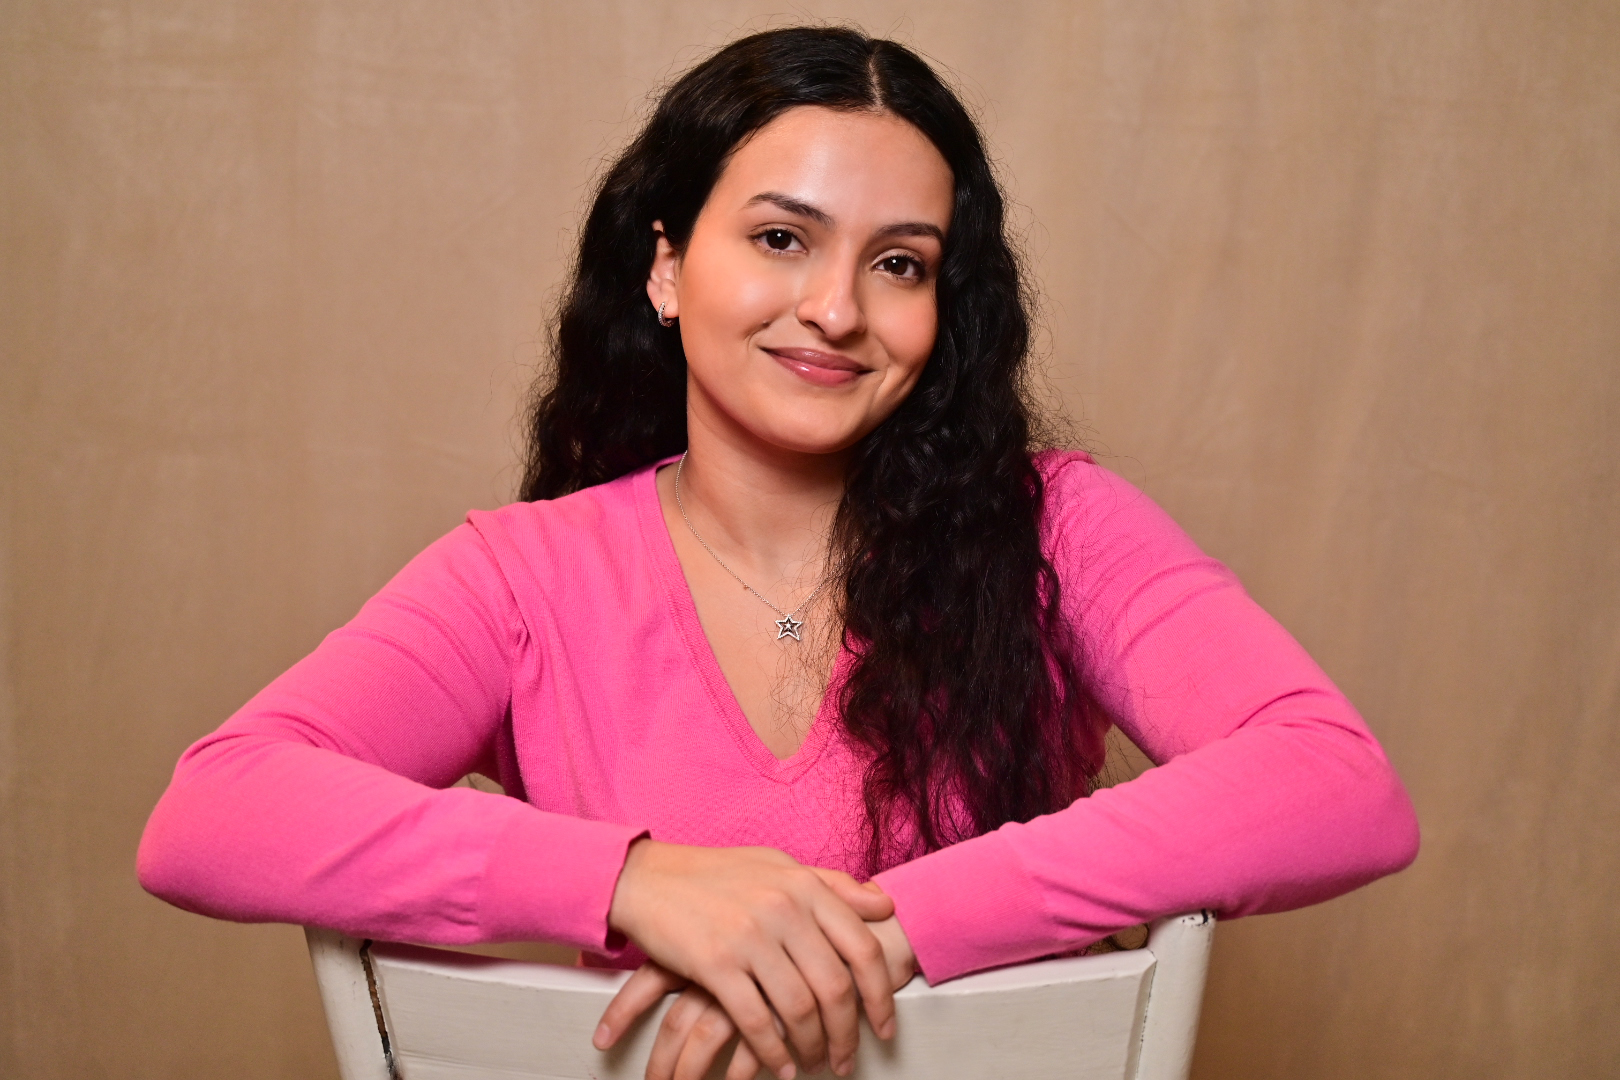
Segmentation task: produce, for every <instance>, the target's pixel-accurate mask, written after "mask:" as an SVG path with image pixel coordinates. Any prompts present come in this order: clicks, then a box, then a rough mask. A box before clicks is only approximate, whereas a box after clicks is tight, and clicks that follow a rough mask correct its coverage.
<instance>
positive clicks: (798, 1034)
mask: <svg viewBox="0 0 1620 1080" xmlns="http://www.w3.org/2000/svg"><path fill="white" fill-rule="evenodd" d="M807 924H808V920H807ZM805 930H806V932H807V933H806V934H804V935H796V936H800V937H801V938H802V937H804V936H814V937H821V934H820V931H818V930H817V929H816V927H815V926H814V925H813V924H808V925H807V926H806V927H805ZM823 940H825V939H823ZM806 951H808V950H806ZM753 971H754V979H755V980H756V981H757V982H758V983H759V986H760V989H761V990H763V991H764V992H765V999H766V1000H767V1001H768V1002H769V1003H770V1006H771V1008H772V1009H773V1010H775V1012H776V1015H777V1016H779V1017H781V1018H782V1024H783V1026H784V1027H785V1028H787V1037H788V1041H789V1042H790V1043H792V1044H793V1048H794V1049H795V1050H797V1051H798V1052H799V1060H800V1061H802V1062H803V1063H804V1068H805V1071H806V1072H819V1071H820V1070H821V1068H822V1065H823V1064H824V1063H825V1062H826V1060H827V1035H826V1030H825V1028H824V1027H823V1025H822V1018H821V1006H820V1003H819V1002H818V1001H817V1000H816V995H815V992H814V991H812V990H811V989H810V984H809V983H808V982H806V981H805V975H804V972H803V971H801V970H800V969H799V965H798V964H797V963H796V962H795V961H794V959H793V957H792V956H791V955H790V954H789V953H788V952H787V951H786V949H785V948H782V947H778V948H777V949H775V950H772V951H767V952H764V953H762V954H761V955H760V956H759V957H758V958H757V959H756V960H755V961H754V965H753Z"/></svg>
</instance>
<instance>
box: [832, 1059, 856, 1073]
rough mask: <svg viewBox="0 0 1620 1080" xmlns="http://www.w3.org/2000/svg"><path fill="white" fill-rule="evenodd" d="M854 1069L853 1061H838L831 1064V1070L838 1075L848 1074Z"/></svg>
mask: <svg viewBox="0 0 1620 1080" xmlns="http://www.w3.org/2000/svg"><path fill="white" fill-rule="evenodd" d="M854 1071H855V1063H854V1062H853V1061H840V1062H839V1063H838V1064H836V1065H834V1066H833V1072H835V1073H837V1074H838V1075H839V1076H848V1075H849V1074H850V1073H852V1072H854Z"/></svg>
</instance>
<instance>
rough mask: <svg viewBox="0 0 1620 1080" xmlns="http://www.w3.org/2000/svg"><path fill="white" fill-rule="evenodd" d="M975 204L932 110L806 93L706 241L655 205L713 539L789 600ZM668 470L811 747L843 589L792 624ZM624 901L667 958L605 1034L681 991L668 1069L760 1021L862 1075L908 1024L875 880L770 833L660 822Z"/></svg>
mask: <svg viewBox="0 0 1620 1080" xmlns="http://www.w3.org/2000/svg"><path fill="white" fill-rule="evenodd" d="M952 204H953V180H952V175H951V171H950V168H949V166H948V165H947V164H946V163H945V160H944V158H943V157H942V156H941V155H940V153H939V151H938V150H937V149H935V147H934V146H933V144H932V143H930V142H929V141H928V139H927V138H926V137H925V136H923V135H922V133H921V132H919V131H918V130H917V129H916V128H914V127H912V126H911V125H909V124H907V123H906V122H904V121H902V120H900V119H898V118H897V117H895V116H893V115H892V114H889V113H884V112H844V111H834V110H830V109H824V108H819V107H811V106H805V107H800V108H795V109H791V110H789V111H788V112H786V113H784V114H782V115H781V116H779V117H777V118H776V119H775V120H773V121H772V122H771V123H770V124H768V125H766V126H765V127H764V128H762V129H760V130H759V131H758V132H756V133H755V134H754V135H753V136H752V137H751V138H749V139H748V140H746V141H745V142H744V143H743V144H742V145H741V146H739V147H738V148H737V150H736V151H735V152H734V153H733V155H732V157H731V159H730V161H729V162H728V163H727V165H726V167H725V169H724V170H723V172H722V173H721V175H720V178H719V179H718V180H717V182H716V184H715V187H714V189H713V190H712V191H711V192H710V193H709V197H708V200H707V202H706V203H705V204H704V207H703V209H702V211H701V212H700V213H699V215H698V218H697V221H696V223H695V225H694V227H693V230H692V235H691V237H690V238H689V240H688V242H687V244H686V246H685V248H684V250H676V249H675V248H674V247H673V246H672V245H671V244H670V242H669V240H668V239H667V237H665V236H664V234H663V229H662V225H661V224H658V225H655V226H654V231H655V232H656V233H657V234H658V244H657V253H656V255H655V256H654V259H653V264H652V267H651V268H650V273H649V275H648V280H647V295H648V299H649V300H650V301H651V303H652V306H653V307H654V308H657V307H659V306H660V305H662V306H663V309H664V314H665V316H666V317H669V318H675V319H678V320H679V324H678V329H677V328H672V329H671V330H670V331H669V332H670V333H679V334H680V335H681V342H682V345H683V347H684V348H685V351H686V356H687V365H688V376H687V422H688V431H689V436H688V455H687V460H686V462H685V465H684V467H683V469H682V471H681V478H680V496H681V501H682V503H683V504H684V506H685V508H686V512H687V514H688V516H689V517H690V518H691V521H692V525H693V526H694V527H695V528H696V529H697V530H698V531H699V532H700V533H701V534H702V536H703V538H704V540H706V541H707V542H708V544H709V545H710V547H712V548H713V550H714V555H717V556H719V558H720V559H723V560H724V561H725V562H726V564H727V565H729V566H730V567H731V568H732V569H733V570H734V571H735V572H736V573H737V574H738V575H739V576H741V577H742V578H743V580H745V581H747V582H749V583H750V584H751V585H753V586H754V587H755V588H756V589H759V590H760V591H761V592H762V593H764V594H765V595H766V596H767V597H769V598H770V599H771V600H772V601H773V602H774V603H776V604H777V605H778V606H780V607H781V608H783V609H784V610H788V611H791V610H793V609H794V607H795V606H796V605H798V604H800V603H802V602H803V601H804V600H805V599H806V598H807V597H808V596H810V594H811V593H812V591H813V590H814V589H815V586H816V584H817V582H819V581H820V580H821V578H822V575H823V574H824V572H825V568H826V557H827V555H826V536H827V529H828V525H829V524H830V522H831V520H832V517H833V514H834V512H835V510H836V508H837V505H838V500H839V498H840V496H841V494H842V486H843V476H844V474H845V469H846V466H847V464H848V461H849V454H850V451H851V448H852V447H853V446H854V445H855V444H856V443H858V442H859V441H860V439H861V438H862V437H863V436H865V435H866V434H867V433H868V432H870V431H871V430H872V429H873V428H875V427H876V426H877V425H878V424H880V423H882V422H883V421H884V420H885V419H887V418H888V417H889V416H890V415H892V414H893V412H894V410H895V409H897V408H898V407H899V406H900V403H901V402H902V401H904V400H905V398H906V396H907V395H908V394H909V393H910V392H911V390H912V388H913V387H914V386H915V385H916V382H917V379H918V377H919V376H920V375H921V373H922V370H923V367H924V365H925V364H926V363H927V359H928V355H929V353H930V352H931V351H932V349H933V345H934V339H935V335H936V333H937V326H938V312H937V307H936V304H935V296H934V279H935V277H936V275H937V273H938V270H939V265H940V260H941V258H942V254H943V245H944V240H945V236H946V233H947V230H948V229H949V226H950V217H951V208H952ZM657 485H658V493H659V499H660V502H661V504H662V506H663V510H664V520H665V524H666V526H667V527H668V529H669V534H670V538H671V540H672V541H673V543H674V547H675V552H676V555H677V556H678V558H679V559H680V562H681V567H682V569H683V571H684V572H685V575H686V580H687V584H688V586H689V587H690V589H691V592H692V597H693V600H694V602H695V604H696V607H697V611H698V616H699V619H700V620H701V622H702V625H703V630H704V633H705V634H706V635H707V637H708V639H709V642H710V644H711V646H712V647H713V649H714V654H715V658H716V660H717V661H718V662H719V664H720V669H721V671H722V672H723V673H724V674H725V677H726V680H727V682H728V683H729V684H730V686H731V689H732V691H733V692H734V693H735V694H736V697H737V701H738V704H739V705H740V706H741V707H742V711H743V713H744V715H745V716H747V718H748V721H749V723H750V724H751V725H752V727H753V729H754V731H755V733H756V734H757V735H758V736H759V738H760V740H761V742H762V743H763V744H764V745H765V746H766V747H767V748H768V749H770V751H771V752H772V753H773V754H775V755H776V756H777V757H778V758H787V757H791V756H792V755H793V754H794V753H796V752H797V751H798V749H799V747H800V745H801V744H802V743H803V741H804V737H805V735H806V733H807V732H808V730H809V727H810V725H811V723H812V722H813V720H814V716H815V712H816V709H817V707H818V705H819V701H820V698H821V696H822V695H823V693H824V692H825V688H826V683H827V674H828V670H829V669H830V665H831V663H832V659H833V657H834V655H835V654H836V645H837V642H838V640H839V637H838V629H839V628H838V627H836V626H831V625H829V623H831V622H832V621H833V620H832V618H831V617H830V612H831V609H832V605H831V604H830V603H824V602H823V601H822V600H821V599H819V598H818V599H817V600H816V602H815V603H813V604H812V605H810V606H809V607H807V608H806V609H805V610H804V611H801V612H800V613H799V616H798V617H800V618H802V619H804V620H805V622H806V629H805V632H804V634H803V638H804V640H803V641H801V642H793V641H791V640H778V638H777V634H778V628H777V626H776V619H777V618H779V616H778V615H777V614H776V612H774V611H772V610H771V609H770V608H769V607H767V606H766V605H765V604H763V603H761V602H760V601H759V600H758V599H757V598H755V597H754V596H753V595H751V594H750V593H748V592H746V591H744V590H742V589H740V588H739V587H738V585H737V581H736V580H735V579H734V578H733V577H732V576H731V575H730V574H728V573H726V571H725V570H724V569H723V568H721V567H720V566H719V565H718V563H717V562H716V559H715V558H714V556H712V555H711V554H710V553H709V552H708V551H706V550H704V548H703V546H702V545H701V544H700V543H699V542H698V541H697V539H696V538H695V537H694V536H693V535H692V530H691V529H689V528H688V527H687V524H686V522H685V521H684V520H683V519H682V517H681V513H680V510H679V508H678V507H677V505H676V500H675V470H674V469H673V468H665V469H663V470H662V471H661V472H660V473H659V475H658V477H657ZM608 921H609V923H610V925H611V926H613V928H614V929H616V930H619V931H621V932H622V933H624V934H625V935H626V936H628V937H629V938H630V939H631V940H632V941H634V942H636V944H637V945H639V946H640V947H641V948H642V949H643V950H644V951H645V952H646V953H647V955H648V956H650V957H651V958H652V962H650V963H649V964H647V965H645V966H643V967H642V968H641V969H640V970H639V971H637V972H636V973H635V974H634V975H632V977H631V979H630V981H629V982H628V983H627V984H626V985H625V987H624V989H623V990H621V991H620V993H619V995H618V996H617V997H616V998H615V999H614V1001H613V1003H612V1004H611V1005H610V1006H609V1008H608V1010H607V1012H606V1013H604V1014H603V1018H602V1025H601V1027H600V1028H599V1029H598V1031H597V1035H596V1039H595V1042H596V1045H597V1046H598V1047H599V1048H604V1049H605V1048H606V1047H608V1046H610V1045H612V1044H613V1042H615V1041H616V1040H617V1039H618V1038H619V1037H620V1036H621V1035H623V1033H624V1031H625V1030H626V1029H627V1028H628V1027H629V1026H630V1024H631V1023H632V1022H633V1021H634V1019H635V1018H636V1017H637V1016H639V1015H640V1014H641V1013H642V1012H644V1011H645V1010H646V1009H648V1008H650V1007H652V1006H653V1005H655V1004H656V1003H657V1002H658V1001H659V1000H660V999H661V998H662V996H663V995H664V994H666V993H669V992H671V991H676V990H679V991H681V993H680V996H679V998H677V1000H676V1002H675V1004H674V1005H673V1006H672V1007H671V1008H670V1010H669V1012H668V1013H667V1014H666V1016H665V1020H664V1022H663V1025H662V1027H661V1028H660V1030H659V1033H658V1037H657V1040H656V1044H655V1047H654V1050H653V1054H652V1058H651V1060H650V1061H649V1064H648V1068H647V1076H648V1078H649V1080H696V1078H698V1077H700V1076H702V1074H703V1073H704V1071H706V1070H707V1068H708V1067H709V1065H710V1063H711V1062H712V1061H713V1060H714V1059H715V1058H716V1056H717V1055H718V1054H720V1053H721V1052H722V1051H723V1049H724V1048H725V1046H726V1045H727V1044H728V1043H729V1042H730V1041H731V1040H732V1039H733V1038H734V1037H737V1036H740V1041H739V1042H738V1044H737V1049H736V1051H735V1053H734V1054H733V1057H732V1060H731V1063H730V1066H729V1068H728V1071H727V1073H726V1075H727V1077H728V1078H730V1080H744V1078H748V1077H753V1076H754V1074H755V1072H756V1071H757V1070H758V1068H759V1067H760V1065H761V1064H763V1065H764V1066H765V1067H766V1068H768V1069H770V1070H771V1071H772V1072H773V1073H775V1074H776V1075H777V1076H779V1077H782V1078H784V1080H790V1078H791V1077H793V1075H794V1074H795V1071H796V1070H795V1063H794V1060H793V1057H792V1054H791V1053H790V1049H789V1048H790V1046H791V1050H792V1052H796V1053H797V1055H798V1059H799V1062H801V1063H802V1064H803V1065H804V1067H805V1068H806V1069H808V1070H809V1071H812V1072H814V1071H818V1070H819V1069H821V1068H824V1067H826V1066H827V1065H829V1064H830V1066H831V1067H832V1069H833V1071H834V1072H835V1073H838V1074H839V1075H848V1073H849V1072H850V1071H851V1070H852V1069H853V1066H854V1054H855V1049H856V1046H857V1044H858V1041H859V1025H858V1011H859V1010H860V1009H864V1010H865V1013H866V1016H867V1020H868V1022H869V1023H870V1024H871V1026H872V1028H873V1030H874V1031H875V1032H876V1033H877V1034H878V1035H879V1036H880V1037H884V1038H888V1037H891V1036H892V1034H893V1031H894V1004H893V991H894V990H895V989H897V988H898V987H900V986H902V985H904V984H905V983H906V981H908V980H909V979H910V978H911V976H912V974H913V973H914V971H915V967H916V960H915V956H914V954H913V953H912V950H911V946H910V943H909V942H908V941H907V940H906V936H905V932H904V930H902V929H901V927H900V924H899V922H898V921H897V920H896V919H895V918H894V906H893V904H892V902H890V901H889V899H888V898H887V897H886V896H884V895H883V893H882V891H881V890H880V889H879V888H878V887H877V886H876V885H874V884H871V883H867V884H865V885H861V884H858V883H857V882H855V881H854V879H852V878H850V877H849V876H848V875H846V874H842V873H839V872H837V871H831V870H823V869H817V868H811V867H805V866H801V865H800V864H798V863H797V862H796V861H794V860H793V859H792V858H791V857H789V856H787V855H786V854H784V853H782V852H780V851H775V850H774V849H769V848H700V847H688V846H683V845H675V844H664V843H659V842H656V841H652V840H642V841H638V842H637V843H636V844H634V845H633V846H632V847H631V849H630V853H629V856H628V858H627V859H626V861H625V866H624V870H623V872H622V874H621V875H620V878H619V882H618V886H617V888H616V890H615V892H614V896H613V903H612V907H611V910H610V912H609V919H608ZM857 993H858V995H859V998H858V999H857V996H856V995H857ZM778 1022H780V1025H781V1029H780V1032H779V1030H778V1026H777V1025H778Z"/></svg>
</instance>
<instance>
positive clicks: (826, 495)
mask: <svg viewBox="0 0 1620 1080" xmlns="http://www.w3.org/2000/svg"><path fill="white" fill-rule="evenodd" d="M704 412H707V410H701V411H700V410H690V411H689V412H688V416H687V433H688V434H687V456H686V461H685V464H684V465H683V466H682V468H681V473H680V481H681V483H680V494H681V502H682V504H683V505H684V508H685V510H686V514H687V516H688V517H689V518H690V519H691V522H692V524H693V526H694V527H696V529H697V530H698V532H699V533H701V534H702V536H703V539H704V540H706V541H708V543H709V545H710V546H711V547H713V548H714V549H715V550H716V551H717V552H719V553H720V554H721V555H722V556H723V557H724V558H725V560H726V562H727V563H728V564H730V565H731V566H732V567H733V568H734V569H736V570H737V572H738V573H740V574H742V575H743V577H745V578H748V577H749V576H750V575H753V576H754V577H755V578H758V579H759V580H760V581H761V584H767V583H771V582H776V581H781V582H787V583H798V584H801V585H809V584H811V583H813V582H814V581H816V580H818V579H819V578H820V577H821V575H822V574H823V573H824V567H823V563H824V561H825V552H826V536H827V530H828V529H829V528H830V527H831V525H832V521H833V516H834V515H835V514H836V513H837V510H838V502H839V499H840V498H842V496H843V492H844V471H845V468H846V466H847V464H848V461H849V454H848V452H847V451H846V452H843V453H838V454H808V453H800V452H796V451H792V450H784V449H783V448H781V447H778V446H771V445H769V444H766V443H764V442H762V441H761V440H760V439H758V438H756V437H755V436H753V435H752V434H751V433H749V432H747V431H743V430H741V429H740V428H739V427H738V426H737V425H735V424H732V423H726V422H724V420H723V418H721V422H716V418H713V417H710V416H705V415H703V413H704ZM671 473H673V470H671ZM673 480H674V477H673V475H671V477H670V483H671V485H672V486H673Z"/></svg>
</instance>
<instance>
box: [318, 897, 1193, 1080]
mask: <svg viewBox="0 0 1620 1080" xmlns="http://www.w3.org/2000/svg"><path fill="white" fill-rule="evenodd" d="M1214 925H1215V920H1214V918H1213V917H1212V916H1211V915H1210V914H1209V913H1208V912H1199V913H1197V914H1193V915H1182V916H1179V917H1176V918H1170V919H1164V920H1161V921H1160V922H1157V923H1155V924H1154V925H1153V927H1152V929H1151V932H1150V934H1149V936H1148V941H1147V945H1146V947H1144V948H1141V949H1136V950H1131V951H1125V952H1113V953H1103V954H1099V955H1095V956H1080V957H1073V958H1066V959H1060V960H1044V961H1040V962H1037V963H1032V964H1020V965H1018V966H1016V967H1009V968H1002V969H1000V970H997V971H987V972H983V973H981V974H977V975H969V976H966V977H965V978H961V979H956V980H953V981H951V982H947V983H944V984H942V985H940V986H929V985H927V984H926V983H925V982H923V980H922V979H920V978H919V979H914V980H912V982H911V984H910V985H908V986H906V987H905V988H903V989H902V990H900V991H899V992H898V993H896V994H895V1006H896V1009H897V1011H898V1028H899V1032H898V1034H897V1035H896V1036H895V1038H894V1039H893V1040H892V1041H891V1042H887V1043H885V1042H883V1041H881V1040H879V1039H877V1038H876V1037H874V1036H873V1035H872V1033H871V1030H870V1029H869V1028H868V1029H864V1030H863V1032H862V1039H861V1045H860V1050H859V1051H858V1053H857V1056H856V1066H855V1076H856V1077H859V1078H862V1080H901V1078H904V1080H1026V1078H1027V1080H1037V1078H1039V1080H1046V1078H1054V1080H1055V1078H1059V1077H1061V1078H1064V1080H1094V1078H1095V1080H1102V1078H1104V1077H1106V1078H1108V1080H1185V1078H1186V1076H1187V1071H1188V1068H1189V1066H1190V1064H1191V1062H1192V1049H1193V1037H1194V1036H1195V1035H1196V1033H1197V1030H1198V1009H1199V1005H1200V1003H1201V1001H1202V998H1203V991H1204V973H1205V970H1206V968H1207V967H1208V963H1209V947H1210V938H1211V936H1212V932H1213V930H1214ZM306 932H307V935H308V938H309V952H310V958H311V959H312V960H313V961H314V964H315V975H316V979H317V981H318V982H319V983H320V990H321V1000H322V1002H323V1003H324V1004H325V1006H326V1018H327V1022H328V1024H329V1025H330V1027H331V1029H332V1042H333V1045H334V1047H335V1048H336V1050H337V1058H338V1067H339V1069H340V1070H341V1072H342V1074H343V1080H394V1078H399V1080H452V1078H454V1080H497V1078H499V1080H522V1078H535V1080H540V1078H544V1080H641V1076H642V1072H643V1069H644V1068H645V1067H646V1063H647V1054H648V1052H649V1051H650V1050H651V1048H652V1043H653V1037H654V1036H655V1035H656V1033H657V1026H658V1019H659V1017H661V1016H662V1014H663V1010H664V1009H665V1008H667V1007H668V1002H669V1001H671V1000H673V997H671V998H668V999H666V1001H665V1004H664V1005H663V1006H661V1007H660V1008H659V1009H658V1010H657V1011H656V1013H654V1014H649V1016H648V1017H646V1018H644V1019H643V1021H642V1022H641V1023H640V1024H638V1026H637V1027H636V1028H635V1029H634V1030H633V1031H632V1032H630V1033H629V1034H628V1035H626V1037H625V1038H624V1039H622V1040H621V1041H620V1043H619V1045H618V1046H616V1047H614V1048H613V1050H611V1051H609V1052H608V1053H602V1052H600V1051H598V1050H596V1049H595V1048H594V1047H593V1046H591V1041H590V1040H591V1033H592V1032H593V1031H594V1030H595V1029H596V1023H597V1020H598V1019H599V1018H600V1017H601V1015H602V1010H603V1009H604V1008H606V1006H607V1003H608V1001H609V999H611V998H612V997H613V994H614V993H615V992H616V991H617V990H618V988H619V986H620V985H622V984H623V982H624V980H625V979H626V978H627V977H628V975H627V973H625V972H606V971H595V970H588V969H583V968H573V967H561V966H558V965H555V964H538V963H526V962H519V961H513V960H498V959H492V958H490V957H484V956H473V955H469V954H466V953H458V952H449V951H445V950H442V949H425V948H421V947H419V946H415V945H392V944H385V943H383V942H375V943H373V942H360V941H356V940H354V939H352V938H347V937H344V936H343V935H341V934H337V933H334V932H332V931H330V930H319V929H315V928H309V929H308V930H307V931H306ZM722 1071H723V1070H722V1069H721V1068H720V1067H719V1066H717V1067H716V1069H715V1070H713V1071H712V1072H711V1074H710V1075H711V1076H714V1077H718V1076H720V1075H721V1072H722ZM826 1075H827V1076H829V1077H830V1076H831V1073H828V1074H826ZM760 1076H761V1077H763V1078H767V1080H768V1074H766V1073H764V1072H761V1073H760Z"/></svg>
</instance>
